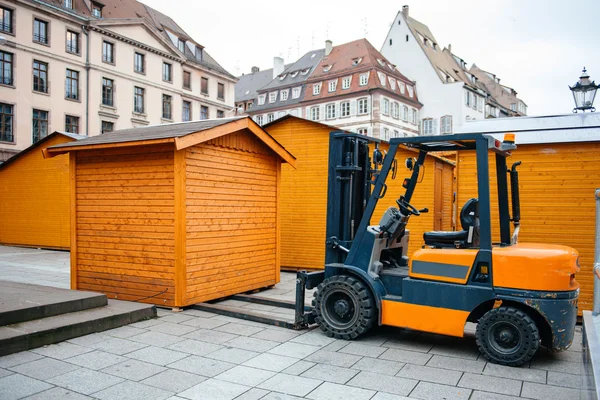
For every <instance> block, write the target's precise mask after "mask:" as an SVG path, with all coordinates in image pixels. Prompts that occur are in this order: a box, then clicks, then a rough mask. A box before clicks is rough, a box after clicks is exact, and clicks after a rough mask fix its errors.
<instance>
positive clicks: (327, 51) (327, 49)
mask: <svg viewBox="0 0 600 400" xmlns="http://www.w3.org/2000/svg"><path fill="white" fill-rule="evenodd" d="M331 50H333V43H332V42H331V40H329V39H327V40H326V41H325V56H328V55H329V54H331Z"/></svg>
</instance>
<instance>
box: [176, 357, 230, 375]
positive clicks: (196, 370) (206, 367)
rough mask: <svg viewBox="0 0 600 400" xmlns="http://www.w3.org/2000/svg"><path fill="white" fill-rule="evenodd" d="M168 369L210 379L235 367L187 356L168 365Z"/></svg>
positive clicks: (208, 359)
mask: <svg viewBox="0 0 600 400" xmlns="http://www.w3.org/2000/svg"><path fill="white" fill-rule="evenodd" d="M168 367H169V368H175V369H180V370H182V371H186V372H190V373H192V374H197V375H202V376H206V377H208V378H212V377H214V376H217V375H219V374H220V373H223V372H225V371H227V370H228V369H231V368H233V367H235V364H231V363H228V362H225V361H220V360H213V359H211V358H204V357H200V356H189V357H188V358H184V359H183V360H179V361H175V362H174V363H173V364H169V365H168Z"/></svg>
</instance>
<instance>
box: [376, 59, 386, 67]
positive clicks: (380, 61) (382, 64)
mask: <svg viewBox="0 0 600 400" xmlns="http://www.w3.org/2000/svg"><path fill="white" fill-rule="evenodd" d="M377 62H378V63H379V65H381V66H382V67H385V63H384V62H383V61H382V60H380V59H379V58H378V59H377Z"/></svg>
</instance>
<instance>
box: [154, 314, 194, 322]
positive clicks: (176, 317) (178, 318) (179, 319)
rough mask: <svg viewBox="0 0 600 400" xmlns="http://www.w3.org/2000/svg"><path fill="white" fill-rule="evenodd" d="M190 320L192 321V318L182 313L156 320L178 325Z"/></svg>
mask: <svg viewBox="0 0 600 400" xmlns="http://www.w3.org/2000/svg"><path fill="white" fill-rule="evenodd" d="M190 319H194V316H193V315H186V314H182V313H173V314H171V315H167V316H164V317H160V318H158V320H159V321H161V322H171V323H173V324H180V323H182V322H185V321H189V320H190Z"/></svg>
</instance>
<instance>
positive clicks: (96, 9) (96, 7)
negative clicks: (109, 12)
mask: <svg viewBox="0 0 600 400" xmlns="http://www.w3.org/2000/svg"><path fill="white" fill-rule="evenodd" d="M92 15H93V16H94V17H96V18H102V5H100V4H98V3H92Z"/></svg>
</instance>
